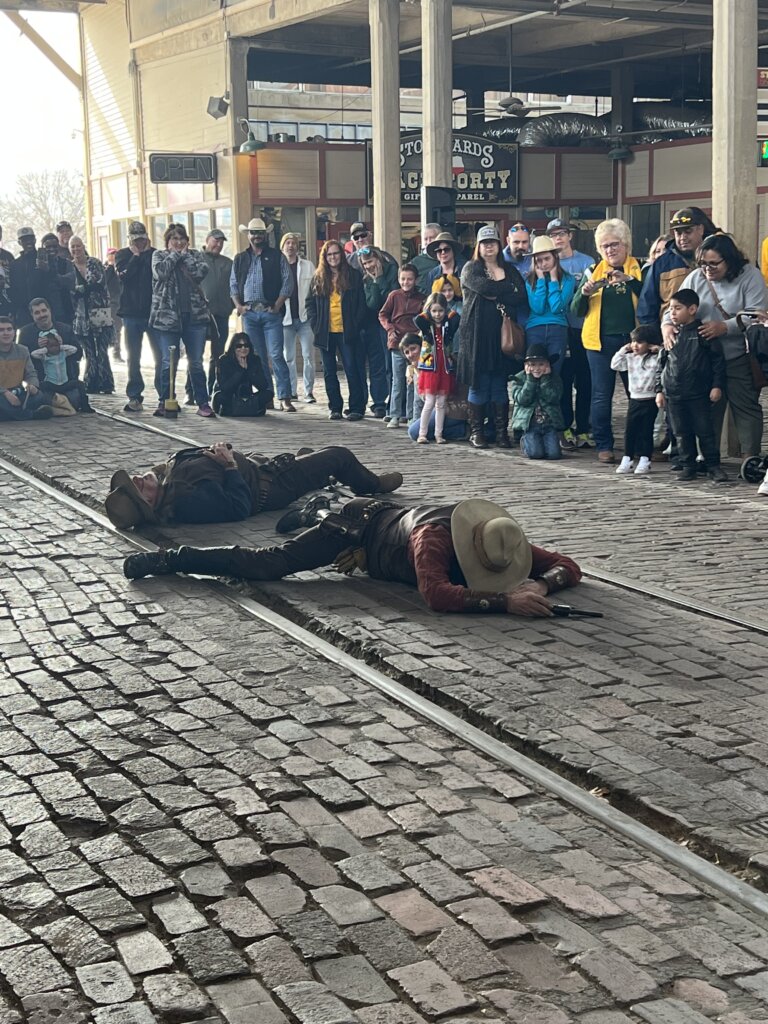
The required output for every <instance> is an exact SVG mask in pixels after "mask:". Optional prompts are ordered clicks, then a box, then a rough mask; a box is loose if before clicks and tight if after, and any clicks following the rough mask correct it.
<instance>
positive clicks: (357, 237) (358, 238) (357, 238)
mask: <svg viewBox="0 0 768 1024" xmlns="http://www.w3.org/2000/svg"><path fill="white" fill-rule="evenodd" d="M367 237H368V232H367V231H364V232H363V233H362V235H352V239H353V241H355V242H362V240H363V239H364V238H367Z"/></svg>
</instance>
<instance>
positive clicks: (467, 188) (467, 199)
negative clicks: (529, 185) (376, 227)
mask: <svg viewBox="0 0 768 1024" xmlns="http://www.w3.org/2000/svg"><path fill="white" fill-rule="evenodd" d="M423 157H424V143H423V139H422V136H421V133H420V132H413V133H409V134H407V135H402V136H401V137H400V188H401V190H402V202H403V203H404V204H407V203H418V202H419V201H420V200H421V186H422V182H423V177H424V174H423ZM451 165H452V169H453V187H454V188H455V189H456V190H457V191H458V195H457V197H456V203H457V205H459V206H499V205H501V206H516V205H517V200H518V147H517V144H516V143H510V144H508V145H500V144H499V143H498V142H492V141H491V140H490V139H481V138H479V137H478V136H475V135H458V134H457V135H454V136H453V148H452V153H451Z"/></svg>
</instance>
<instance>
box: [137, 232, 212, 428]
mask: <svg viewBox="0 0 768 1024" xmlns="http://www.w3.org/2000/svg"><path fill="white" fill-rule="evenodd" d="M163 237H164V238H165V249H156V250H155V251H154V253H153V254H152V307H151V310H150V314H149V323H150V326H151V327H154V329H155V330H156V331H157V334H158V337H159V340H160V351H161V353H162V384H161V392H160V404H159V405H158V407H157V409H156V411H155V416H164V415H165V400H166V398H170V393H171V392H170V386H171V385H170V381H171V355H170V353H171V348H175V349H176V360H177V362H176V365H175V366H174V375H175V371H176V369H177V368H178V357H179V352H180V350H181V345H182V342H183V344H184V350H185V352H186V354H187V367H188V368H189V376H190V378H191V380H192V390H193V392H194V396H195V402H196V403H197V415H198V416H205V417H210V416H213V415H214V413H213V410H212V409H211V406H210V404H209V397H208V385H207V384H206V380H205V370H204V369H203V349H204V348H205V338H206V335H207V333H208V303H207V302H206V299H205V296H204V295H203V293H202V291H201V289H200V282H201V281H202V280H203V278H204V277H205V275H206V274H207V273H208V264H207V263H206V262H205V260H204V259H203V257H202V254H201V253H199V252H198V251H197V249H190V248H189V235H188V234H187V229H186V228H185V227H184V225H183V224H169V225H168V227H167V228H166V231H165V235H164V236H163ZM174 390H175V389H174Z"/></svg>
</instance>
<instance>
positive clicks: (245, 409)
mask: <svg viewBox="0 0 768 1024" xmlns="http://www.w3.org/2000/svg"><path fill="white" fill-rule="evenodd" d="M266 411H267V409H266V406H265V404H264V399H263V398H262V396H261V395H235V397H234V398H233V399H232V415H233V416H263V415H264V413H265V412H266Z"/></svg>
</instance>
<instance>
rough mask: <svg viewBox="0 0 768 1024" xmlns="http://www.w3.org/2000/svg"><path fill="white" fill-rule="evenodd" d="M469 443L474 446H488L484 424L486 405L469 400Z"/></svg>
mask: <svg viewBox="0 0 768 1024" xmlns="http://www.w3.org/2000/svg"><path fill="white" fill-rule="evenodd" d="M468 404H469V429H470V435H469V443H470V444H471V445H472V447H473V448H487V447H488V442H487V441H486V439H485V433H484V431H483V424H484V422H485V406H484V405H475V404H474V403H473V402H469V403H468Z"/></svg>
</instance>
